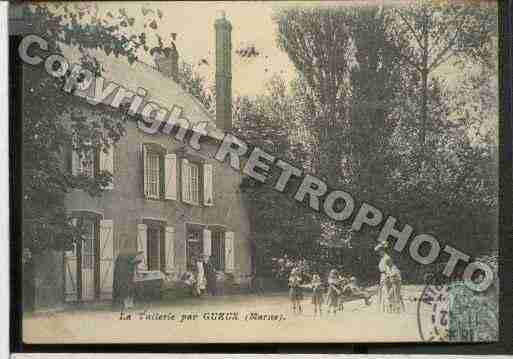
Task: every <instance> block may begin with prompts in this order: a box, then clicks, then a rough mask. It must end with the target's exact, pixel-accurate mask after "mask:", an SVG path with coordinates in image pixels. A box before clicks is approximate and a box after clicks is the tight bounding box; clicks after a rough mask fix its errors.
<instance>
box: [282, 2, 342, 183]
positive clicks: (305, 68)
mask: <svg viewBox="0 0 513 359" xmlns="http://www.w3.org/2000/svg"><path fill="white" fill-rule="evenodd" d="M347 19H348V14H347V10H346V9H344V8H342V7H337V8H325V7H318V8H287V9H283V10H280V11H279V12H278V13H277V14H276V15H275V20H276V22H277V24H278V45H279V46H280V47H281V48H282V49H283V50H284V51H285V52H286V53H287V54H288V55H289V58H290V60H291V61H292V63H293V64H294V66H295V67H296V69H297V71H298V72H299V73H300V74H301V76H302V77H303V79H304V81H305V83H306V85H307V86H308V88H309V89H310V90H311V92H310V96H312V97H313V98H314V100H315V115H314V116H312V117H311V118H310V119H309V122H308V123H307V126H308V127H309V128H310V129H311V131H312V132H313V133H314V139H315V147H316V148H315V169H316V171H317V173H318V174H319V175H320V176H322V177H324V180H326V181H327V182H328V183H329V184H331V185H333V186H335V185H337V184H339V183H340V182H339V181H340V179H341V178H342V177H343V175H344V174H343V173H342V171H341V164H342V161H343V158H344V157H345V156H344V154H346V153H347V152H348V148H347V146H345V145H344V144H345V141H344V140H345V139H346V138H347V136H348V134H347V131H346V130H347V123H348V121H349V116H348V106H347V97H348V94H349V89H348V87H347V85H346V84H347V74H348V73H349V70H350V66H349V58H350V53H351V52H350V29H349V27H348V24H347Z"/></svg>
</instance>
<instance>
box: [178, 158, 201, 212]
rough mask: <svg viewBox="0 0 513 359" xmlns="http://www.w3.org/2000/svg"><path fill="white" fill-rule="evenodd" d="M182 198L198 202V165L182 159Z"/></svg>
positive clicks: (194, 202)
mask: <svg viewBox="0 0 513 359" xmlns="http://www.w3.org/2000/svg"><path fill="white" fill-rule="evenodd" d="M182 186H183V188H182V189H183V191H182V199H183V201H184V202H186V203H192V204H199V199H200V165H199V164H197V163H192V162H189V161H188V160H187V159H184V160H183V162H182Z"/></svg>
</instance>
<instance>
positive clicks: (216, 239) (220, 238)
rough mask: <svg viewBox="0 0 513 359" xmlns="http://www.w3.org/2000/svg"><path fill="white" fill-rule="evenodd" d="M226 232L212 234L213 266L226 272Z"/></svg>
mask: <svg viewBox="0 0 513 359" xmlns="http://www.w3.org/2000/svg"><path fill="white" fill-rule="evenodd" d="M224 251H225V243H224V232H223V231H213V232H212V257H211V260H212V264H213V265H214V267H215V268H216V269H217V270H220V271H224V268H225V265H224Z"/></svg>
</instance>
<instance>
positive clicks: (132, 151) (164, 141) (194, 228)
mask: <svg viewBox="0 0 513 359" xmlns="http://www.w3.org/2000/svg"><path fill="white" fill-rule="evenodd" d="M214 28H215V37H216V86H217V88H216V101H217V108H216V116H215V117H214V116H212V115H210V114H209V113H208V111H207V110H206V109H205V108H204V107H203V106H202V105H201V103H200V102H199V101H197V100H196V99H195V98H194V97H193V96H192V95H190V94H188V93H186V92H185V91H184V90H183V89H182V88H181V87H180V85H179V84H178V83H177V81H176V80H175V79H176V76H177V69H178V51H177V50H176V48H173V49H170V50H172V51H168V52H167V53H165V54H163V53H157V54H156V56H155V66H154V67H153V66H149V65H147V64H144V63H141V62H136V63H134V64H129V63H128V62H127V61H126V59H122V58H116V57H115V56H109V55H106V54H105V53H100V52H97V53H95V54H94V56H95V57H96V60H97V61H98V62H99V63H100V64H101V65H102V68H103V72H102V76H103V78H104V79H105V80H107V79H108V80H109V81H111V82H113V83H115V84H117V85H120V86H119V88H118V90H117V91H113V92H112V94H111V95H110V96H111V98H110V99H109V98H106V99H105V102H109V101H112V97H116V96H120V95H119V92H120V91H124V90H126V89H129V90H131V91H134V93H135V92H137V93H144V94H145V101H144V102H143V103H142V104H141V108H143V107H144V106H145V103H147V102H150V101H151V102H153V103H155V104H159V105H160V106H162V107H165V108H167V109H169V110H170V116H175V115H176V116H178V117H180V118H183V119H187V121H188V122H189V123H190V125H191V127H190V128H189V131H188V133H187V135H186V136H185V139H177V138H176V137H177V136H175V134H174V133H172V134H169V133H168V134H165V133H162V131H159V132H157V133H155V134H149V133H148V131H143V130H141V126H144V124H142V121H128V122H127V124H126V135H125V136H123V137H122V138H121V139H120V141H119V142H117V143H116V144H115V145H113V146H111V147H110V149H109V151H108V152H107V153H105V152H103V151H98V152H97V153H94V154H89V156H86V157H87V158H84V157H79V156H78V155H77V154H76V153H73V152H72V151H70V153H67V154H65V156H64V158H63V160H64V161H66V163H68V164H69V168H70V170H71V171H73V173H74V174H82V175H86V176H95V175H96V174H97V173H98V172H99V171H102V170H107V171H109V172H111V173H112V175H113V181H112V183H111V184H110V185H109V186H108V187H107V188H105V190H104V191H103V193H102V195H101V196H99V197H91V196H90V195H88V194H87V193H86V192H84V191H81V190H75V191H73V192H71V193H69V195H68V196H67V198H66V202H65V205H66V209H67V211H68V212H69V213H70V214H71V216H72V217H73V218H74V221H75V223H76V224H77V225H80V226H82V228H84V229H85V233H86V234H85V238H84V240H83V241H82V242H81V243H77V244H76V245H75V246H74V248H73V249H72V250H69V251H65V252H64V254H63V256H64V258H63V262H62V263H60V264H59V266H60V265H62V266H63V268H62V277H63V286H62V287H63V288H64V290H63V291H64V293H63V298H64V301H67V302H75V301H79V302H80V301H95V300H108V299H110V298H112V287H113V272H114V262H115V259H116V257H117V256H118V255H119V254H121V253H134V252H142V253H143V257H144V261H143V263H141V265H140V267H139V269H140V270H142V271H156V272H158V271H160V272H163V273H165V274H166V275H167V276H170V277H172V278H179V277H180V276H181V275H182V274H183V273H184V272H185V271H192V270H193V269H194V265H195V261H196V260H197V259H199V258H200V257H201V256H203V255H207V256H210V258H211V260H212V261H213V263H214V265H215V267H216V268H217V270H218V271H222V272H225V273H227V274H230V275H232V276H233V280H234V281H235V283H238V284H241V285H243V284H244V283H245V282H246V281H248V280H249V279H248V278H249V274H250V272H251V249H250V243H249V241H248V236H249V230H250V229H249V220H248V216H247V212H246V209H245V206H244V203H243V201H242V197H241V194H240V190H239V185H240V182H241V179H242V174H241V173H240V172H237V171H235V170H234V169H232V168H231V167H230V166H229V164H225V163H220V162H218V161H216V160H215V159H214V155H215V153H216V151H217V148H218V146H219V144H220V140H222V137H223V132H224V131H226V130H230V129H231V30H232V28H231V25H230V23H229V21H228V20H227V19H226V18H224V16H223V17H222V18H221V19H218V20H217V21H216V23H215V26H214ZM63 55H64V56H65V57H66V58H67V59H69V60H70V62H73V61H76V62H77V63H78V62H79V54H78V53H77V52H76V51H75V50H74V49H72V48H66V47H64V50H63ZM95 81H98V80H97V79H96V80H95ZM94 88H95V84H94V83H93V85H92V86H90V89H91V90H94ZM78 92H80V91H78ZM78 96H79V97H82V99H80V100H83V106H84V107H83V108H84V111H87V108H88V107H87V106H90V105H91V101H90V100H91V97H90V96H91V94H90V93H81V94H80V93H78ZM86 101H88V102H90V103H89V104H87V103H86ZM114 101H116V100H114ZM121 102H123V101H121ZM73 103H75V102H73ZM120 111H121V110H120ZM198 123H203V124H205V126H206V128H207V130H208V133H209V135H206V136H203V137H202V140H201V142H200V144H201V149H199V150H196V149H193V148H192V147H190V146H189V145H188V141H187V138H188V136H189V135H190V133H191V131H192V128H193V127H194V126H195V125H196V124H198Z"/></svg>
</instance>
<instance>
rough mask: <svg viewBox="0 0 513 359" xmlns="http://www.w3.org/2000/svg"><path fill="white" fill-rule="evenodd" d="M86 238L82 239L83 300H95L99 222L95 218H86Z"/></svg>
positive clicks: (84, 224)
mask: <svg viewBox="0 0 513 359" xmlns="http://www.w3.org/2000/svg"><path fill="white" fill-rule="evenodd" d="M83 226H84V227H83V228H84V231H85V233H84V237H83V238H84V240H83V241H82V253H81V254H82V255H81V256H80V258H81V263H80V264H81V267H82V273H81V275H82V300H84V301H86V300H94V298H95V288H96V275H95V272H96V270H95V269H96V240H95V239H96V233H97V228H96V227H97V224H96V221H95V220H93V219H84V223H83Z"/></svg>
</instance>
